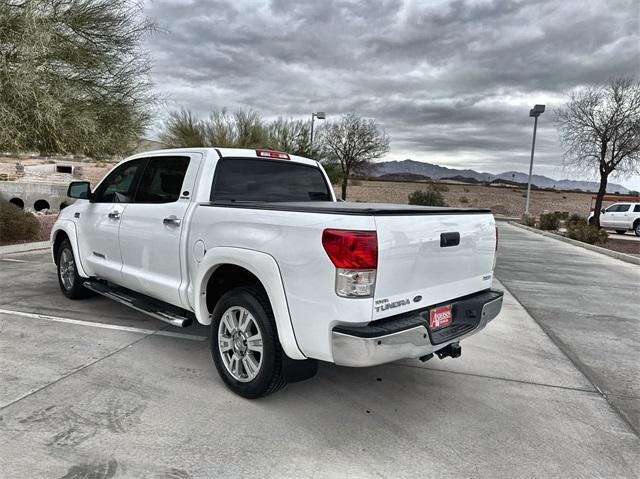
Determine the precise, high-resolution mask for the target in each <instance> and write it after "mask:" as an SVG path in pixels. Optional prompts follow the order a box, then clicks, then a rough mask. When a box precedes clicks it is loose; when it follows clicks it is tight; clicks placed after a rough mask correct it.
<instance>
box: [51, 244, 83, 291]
mask: <svg viewBox="0 0 640 479" xmlns="http://www.w3.org/2000/svg"><path fill="white" fill-rule="evenodd" d="M56 266H57V268H58V283H59V284H60V289H61V290H62V294H64V295H65V296H66V297H67V298H69V299H82V298H86V297H88V296H90V295H91V292H90V291H89V290H88V289H87V288H85V287H84V286H83V285H82V282H83V281H84V278H82V276H80V275H79V274H78V268H76V261H75V259H74V256H73V249H72V248H71V243H70V242H69V240H68V239H65V240H64V241H63V242H62V244H61V245H60V248H58V256H57V258H56Z"/></svg>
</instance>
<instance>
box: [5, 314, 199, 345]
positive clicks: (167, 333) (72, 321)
mask: <svg viewBox="0 0 640 479" xmlns="http://www.w3.org/2000/svg"><path fill="white" fill-rule="evenodd" d="M0 314H8V315H12V316H22V317H25V318H32V319H41V320H43V321H53V322H56V323H67V324H77V325H79V326H89V327H92V328H101V329H115V330H117V331H127V332H129V333H138V334H155V335H157V336H168V337H170V338H180V339H189V340H191V341H204V340H206V339H208V338H207V337H206V336H197V335H195V334H183V333H174V332H172V331H163V330H161V329H158V330H156V329H142V328H132V327H130V326H118V325H116V324H107V323H95V322H92V321H81V320H79V319H71V318H62V317H60V316H49V315H47V314H36V313H27V312H25V311H13V310H11V309H0Z"/></svg>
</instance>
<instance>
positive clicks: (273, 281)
mask: <svg viewBox="0 0 640 479" xmlns="http://www.w3.org/2000/svg"><path fill="white" fill-rule="evenodd" d="M224 264H232V265H236V266H239V267H241V268H244V269H246V270H247V271H249V272H251V273H252V274H253V275H254V276H256V277H257V278H258V279H259V280H260V282H261V283H262V286H263V287H264V289H265V291H266V292H267V296H268V297H269V302H270V303H271V309H272V310H273V316H274V318H275V320H276V327H277V328H278V339H280V344H281V345H282V349H283V350H284V352H285V354H286V355H287V356H289V357H290V358H291V359H300V360H302V359H306V357H305V355H304V354H302V352H301V351H300V348H299V347H298V343H297V341H296V337H295V332H294V330H293V325H292V322H291V315H290V314H289V306H288V304H287V298H286V295H285V291H284V285H283V283H282V277H281V276H280V268H279V267H278V263H277V262H276V260H275V259H274V258H273V257H272V256H270V255H268V254H266V253H261V252H259V251H254V250H250V249H245V248H233V247H217V248H212V249H210V250H208V251H207V252H206V254H205V256H204V258H203V259H202V261H201V262H200V264H199V265H198V271H197V273H196V280H195V285H194V290H193V291H194V296H195V297H194V301H193V305H194V309H195V314H196V318H198V322H200V323H201V324H205V325H207V324H211V314H210V313H209V310H208V309H207V296H206V294H207V284H208V283H209V279H210V278H211V275H212V274H213V272H214V271H215V270H216V268H218V267H219V266H222V265H224Z"/></svg>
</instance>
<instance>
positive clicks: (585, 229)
mask: <svg viewBox="0 0 640 479" xmlns="http://www.w3.org/2000/svg"><path fill="white" fill-rule="evenodd" d="M567 236H568V237H569V238H571V239H574V240H578V241H582V242H583V243H589V244H605V243H606V242H607V239H608V235H607V232H606V231H605V230H601V229H598V228H597V227H595V226H593V225H590V224H588V223H587V220H585V219H584V218H582V217H581V216H579V215H571V216H570V217H569V219H568V220H567Z"/></svg>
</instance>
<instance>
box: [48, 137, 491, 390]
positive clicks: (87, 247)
mask: <svg viewBox="0 0 640 479" xmlns="http://www.w3.org/2000/svg"><path fill="white" fill-rule="evenodd" d="M68 194H69V196H70V197H72V198H76V199H77V201H76V202H75V203H74V204H73V205H71V206H69V207H67V208H65V209H64V210H63V211H62V212H61V213H60V218H59V219H58V221H57V222H56V224H55V226H54V227H53V231H52V234H51V248H52V253H53V258H54V261H55V264H56V265H57V271H58V280H59V283H60V288H61V290H62V293H63V294H64V295H65V296H67V297H68V298H70V299H76V298H82V297H85V296H86V295H87V293H89V292H90V291H92V292H96V293H100V294H102V295H104V296H107V297H109V298H111V299H113V300H116V301H119V302H121V303H124V304H126V305H127V306H130V307H132V308H134V309H137V310H139V311H142V312H145V313H147V314H149V315H151V316H153V317H155V318H157V319H160V320H162V321H165V322H167V323H169V324H172V325H174V326H179V327H185V326H188V325H189V324H191V323H192V322H193V321H194V320H196V321H198V322H199V323H201V324H203V325H209V326H210V331H211V335H210V336H211V339H210V342H211V352H212V355H213V361H214V363H215V366H216V367H217V370H218V372H219V374H220V376H221V377H222V379H223V380H224V382H225V383H226V384H227V386H228V387H229V388H230V389H231V390H233V391H234V392H236V393H237V394H240V395H242V396H244V397H248V398H255V397H259V396H263V395H265V394H268V393H271V392H273V391H276V390H277V389H279V388H281V387H282V386H284V385H285V384H286V383H287V382H295V381H298V380H302V379H306V378H309V377H311V376H313V375H314V374H315V372H316V370H317V362H318V360H321V361H329V362H333V363H336V364H339V365H344V366H372V365H377V364H382V363H386V362H390V361H395V360H398V359H402V358H420V359H422V360H427V359H429V358H431V357H433V355H434V354H435V355H437V356H439V357H440V358H444V357H458V356H459V355H460V353H461V348H460V344H459V343H460V340H462V339H465V338H467V337H469V336H471V335H473V334H475V333H477V332H478V331H480V330H481V329H483V328H484V327H485V326H486V325H487V323H488V322H489V321H491V320H492V319H494V318H495V317H496V315H497V314H498V313H499V311H500V309H501V306H502V296H503V293H502V292H501V291H498V290H495V289H492V287H491V285H492V278H493V268H494V266H495V255H496V249H497V246H498V236H497V230H496V226H495V221H494V218H493V216H492V214H491V212H490V211H489V210H486V209H477V208H476V209H462V208H437V207H421V206H405V205H390V204H363V203H347V202H337V201H336V198H335V195H334V192H333V189H332V187H331V183H330V182H329V179H328V177H327V175H326V173H325V171H324V170H323V168H322V166H320V164H319V163H318V162H317V161H314V160H310V159H306V158H302V157H298V156H294V155H289V154H286V153H282V152H276V151H270V150H245V149H225V148H218V149H213V148H201V149H180V150H162V151H157V152H151V153H143V154H139V155H136V156H132V157H130V158H127V159H126V160H124V161H123V162H121V163H120V164H118V165H117V166H116V167H115V168H114V169H113V170H112V171H111V172H110V173H108V174H107V176H106V177H105V178H104V179H103V180H102V181H101V182H100V183H99V184H98V185H97V186H96V188H95V189H93V191H92V190H91V189H90V187H89V183H88V182H82V181H80V182H73V183H71V184H70V186H69V191H68Z"/></svg>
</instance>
